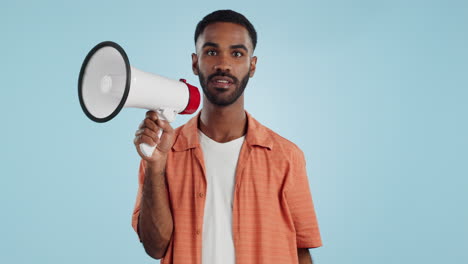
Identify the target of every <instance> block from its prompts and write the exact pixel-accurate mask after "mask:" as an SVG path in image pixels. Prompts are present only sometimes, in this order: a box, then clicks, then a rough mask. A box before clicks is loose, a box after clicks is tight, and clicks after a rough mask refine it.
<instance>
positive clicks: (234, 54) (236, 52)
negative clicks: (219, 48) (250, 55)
mask: <svg viewBox="0 0 468 264" xmlns="http://www.w3.org/2000/svg"><path fill="white" fill-rule="evenodd" d="M243 55H244V54H243V53H242V52H240V51H234V52H233V53H232V56H234V57H237V58H239V57H242V56H243Z"/></svg>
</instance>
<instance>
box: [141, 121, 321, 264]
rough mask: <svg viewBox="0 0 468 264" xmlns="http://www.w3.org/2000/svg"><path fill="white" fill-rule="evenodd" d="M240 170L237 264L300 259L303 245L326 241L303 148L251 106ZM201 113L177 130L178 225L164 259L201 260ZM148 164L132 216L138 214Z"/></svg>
mask: <svg viewBox="0 0 468 264" xmlns="http://www.w3.org/2000/svg"><path fill="white" fill-rule="evenodd" d="M246 114H247V133H246V135H245V141H244V144H243V145H242V149H241V152H240V154H239V160H238V163H237V168H236V176H235V185H234V198H233V208H232V210H233V211H232V217H233V219H232V221H233V224H232V231H233V232H232V233H233V241H234V247H235V255H236V263H239V264H262V263H268V264H271V263H285V264H293V263H298V256H297V248H315V247H319V246H321V245H322V242H321V238H320V233H319V228H318V224H317V218H316V215H315V210H314V205H313V202H312V196H311V192H310V188H309V182H308V178H307V174H306V166H305V159H304V154H303V152H302V151H301V150H300V149H299V148H298V147H297V146H296V145H295V144H294V143H292V142H290V141H288V140H286V139H284V138H283V137H281V136H279V135H278V134H276V133H275V132H273V131H272V130H270V129H268V128H267V127H265V126H263V125H261V124H260V123H259V122H258V121H257V120H255V119H254V118H253V117H252V116H251V115H250V114H249V113H248V112H246ZM199 116H200V113H198V115H197V116H195V117H193V118H192V119H191V120H189V121H188V122H187V123H186V124H185V125H183V126H181V127H179V128H177V129H176V130H175V131H176V136H175V142H174V145H173V147H172V150H171V152H170V154H169V156H168V160H167V164H166V179H167V185H168V192H169V200H170V203H171V204H170V205H171V211H172V218H173V221H174V231H173V234H172V238H171V241H170V244H169V246H168V249H167V251H166V254H165V256H164V258H163V259H161V263H165V264H201V259H202V258H201V252H202V247H201V243H202V237H201V234H202V230H201V229H202V227H203V214H204V206H205V192H206V186H207V182H206V178H205V165H204V162H203V153H202V149H201V146H200V142H199V138H198V119H199ZM144 171H145V162H144V161H143V160H142V162H141V163H140V169H139V177H138V178H139V188H138V193H137V199H136V203H135V208H134V211H133V216H132V226H133V228H134V229H135V231H136V232H137V234H138V217H139V212H140V203H141V196H142V187H143V182H144V180H145V179H144V177H145V174H144Z"/></svg>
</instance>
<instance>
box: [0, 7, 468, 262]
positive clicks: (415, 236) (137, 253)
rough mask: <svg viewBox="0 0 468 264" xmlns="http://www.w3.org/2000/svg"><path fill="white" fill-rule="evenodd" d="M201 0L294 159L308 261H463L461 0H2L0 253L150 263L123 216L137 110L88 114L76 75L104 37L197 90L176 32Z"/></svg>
mask: <svg viewBox="0 0 468 264" xmlns="http://www.w3.org/2000/svg"><path fill="white" fill-rule="evenodd" d="M217 9H233V10H236V11H239V12H241V13H243V14H245V15H246V16H247V17H248V18H249V19H250V20H251V22H252V23H253V24H254V26H255V27H256V29H257V31H258V46H257V50H256V51H255V55H256V56H258V65H257V72H256V74H255V77H254V78H253V79H251V80H250V82H249V84H248V86H247V89H246V97H245V98H246V109H247V110H248V111H249V112H250V113H252V114H253V116H254V117H255V118H257V119H258V120H259V121H260V122H262V123H263V124H265V125H266V126H268V127H270V128H272V129H273V130H275V131H276V132H278V133H279V134H281V135H282V136H284V137H285V138H287V139H289V140H291V141H293V142H295V143H296V144H297V145H299V146H300V147H301V149H302V150H303V151H304V153H305V155H306V160H307V170H308V176H309V182H310V187H311V190H312V196H313V199H314V202H315V208H316V212H317V216H318V220H319V225H320V230H321V234H322V238H323V244H324V246H323V247H321V248H318V249H312V250H311V253H312V255H313V257H314V260H315V262H316V263H318V264H339V263H363V264H364V263H366V264H367V263H369V264H375V263H381V264H387V263H425V264H429V263H468V239H467V237H468V208H467V204H468V169H467V164H468V151H467V149H468V141H467V136H468V124H467V114H468V107H467V99H468V92H467V89H468V48H467V47H468V2H467V1H464V0H460V1H447V0H440V1H422V0H421V1H408V0H405V1H395V0H393V1H371V0H369V1H338V0H332V1H302V2H296V1H276V2H275V1H251V0H249V1H229V2H226V3H223V2H222V1H186V2H182V1H91V0H81V1H5V0H2V3H1V5H0V32H1V42H0V51H1V57H0V58H1V64H0V77H1V83H2V91H1V103H0V115H1V130H0V133H1V137H0V142H1V147H0V162H1V169H0V174H1V178H0V188H1V190H0V203H1V204H0V209H1V211H0V214H1V218H0V263H28V264H29V263H50V264H55V263H70V264H72V263H113V264H118V263H155V262H157V261H155V260H152V259H151V258H150V257H148V256H147V255H146V254H145V252H144V250H143V247H142V245H141V244H140V242H139V241H138V238H137V236H136V234H135V233H134V231H133V229H132V228H131V226H130V222H131V221H130V220H131V213H132V209H133V205H134V202H135V195H136V191H137V169H138V163H139V157H138V155H137V153H136V151H135V149H134V146H133V137H134V133H135V131H136V129H137V127H138V125H139V123H140V122H141V121H142V119H143V118H144V115H145V110H141V109H124V110H123V111H122V112H121V113H120V114H119V115H118V116H117V117H116V118H115V119H113V120H112V121H111V122H108V123H104V124H98V123H94V122H92V121H91V120H89V119H88V118H87V117H86V116H85V115H84V113H83V112H82V110H81V108H80V105H79V101H78V92H77V82H78V73H79V70H80V67H81V63H82V61H83V59H84V58H85V56H86V54H87V53H88V51H89V50H90V49H91V48H92V47H93V46H94V45H96V44H97V43H99V42H101V41H104V40H111V41H115V42H117V43H119V44H120V45H121V46H122V47H123V48H124V49H125V50H126V52H127V54H128V56H129V59H130V63H131V64H132V65H133V66H135V67H137V68H139V69H141V70H144V71H148V72H153V73H157V74H160V75H163V76H165V77H169V78H173V79H179V78H186V79H187V80H188V82H190V83H193V84H195V85H197V86H198V84H199V82H198V78H197V76H194V75H193V74H192V71H191V59H190V54H191V53H192V52H193V51H194V43H193V33H194V30H195V26H196V23H197V22H198V21H199V20H200V19H202V17H203V16H205V15H206V14H208V13H210V12H212V11H214V10H217ZM192 116H193V115H192ZM192 116H178V118H177V120H176V121H175V122H174V123H173V126H174V127H178V126H180V125H182V124H184V123H185V122H186V121H187V120H188V119H189V118H190V117H192Z"/></svg>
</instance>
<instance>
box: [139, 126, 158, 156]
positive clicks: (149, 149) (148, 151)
mask: <svg viewBox="0 0 468 264" xmlns="http://www.w3.org/2000/svg"><path fill="white" fill-rule="evenodd" d="M162 133H163V131H162V129H160V130H159V132H158V137H159V138H161V135H162ZM156 146H158V145H157V144H156V145H154V146H150V145H148V144H146V143H140V150H141V153H143V155H145V156H146V157H151V156H153V152H154V150H155V149H156Z"/></svg>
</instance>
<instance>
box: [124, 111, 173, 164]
mask: <svg viewBox="0 0 468 264" xmlns="http://www.w3.org/2000/svg"><path fill="white" fill-rule="evenodd" d="M161 129H162V130H163V133H162V135H161V138H159V137H158V133H159V131H160V130H161ZM133 143H134V144H135V147H136V150H137V152H138V154H139V155H140V157H141V158H142V159H144V160H145V161H146V162H147V163H148V165H149V166H151V165H154V164H160V165H165V164H166V159H167V153H168V152H169V151H170V149H171V147H172V145H173V143H174V129H173V128H172V127H171V125H170V124H169V122H167V121H163V120H160V119H159V118H158V115H157V114H156V113H155V112H154V111H148V112H146V118H145V119H144V120H143V122H141V124H140V126H139V127H138V130H137V131H136V133H135V139H134V140H133ZM141 143H146V144H148V145H150V146H154V145H156V144H158V146H157V147H156V149H155V150H154V152H153V155H152V156H151V157H146V156H145V155H144V154H143V153H142V152H141V150H140V144H141Z"/></svg>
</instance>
